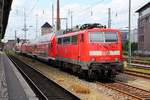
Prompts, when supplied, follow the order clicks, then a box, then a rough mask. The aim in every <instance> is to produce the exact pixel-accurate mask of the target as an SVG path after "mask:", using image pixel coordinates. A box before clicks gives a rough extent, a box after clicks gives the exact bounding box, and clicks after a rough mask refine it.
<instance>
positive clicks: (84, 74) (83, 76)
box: [79, 68, 88, 80]
mask: <svg viewBox="0 0 150 100" xmlns="http://www.w3.org/2000/svg"><path fill="white" fill-rule="evenodd" d="M79 78H81V79H85V80H87V79H88V72H87V70H83V69H81V68H80V70H79Z"/></svg>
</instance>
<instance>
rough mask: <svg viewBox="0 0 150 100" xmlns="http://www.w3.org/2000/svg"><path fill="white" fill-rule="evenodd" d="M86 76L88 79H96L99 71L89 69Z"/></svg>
mask: <svg viewBox="0 0 150 100" xmlns="http://www.w3.org/2000/svg"><path fill="white" fill-rule="evenodd" d="M88 77H89V81H94V80H98V78H99V72H98V71H97V70H92V69H90V70H89V71H88Z"/></svg>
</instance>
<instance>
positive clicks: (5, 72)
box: [0, 51, 38, 100]
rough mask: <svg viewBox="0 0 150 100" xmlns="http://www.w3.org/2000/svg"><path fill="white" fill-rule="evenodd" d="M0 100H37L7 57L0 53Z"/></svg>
mask: <svg viewBox="0 0 150 100" xmlns="http://www.w3.org/2000/svg"><path fill="white" fill-rule="evenodd" d="M0 100H38V98H37V97H36V95H35V94H34V92H33V91H32V89H31V88H30V87H29V85H28V84H27V82H26V81H25V80H24V78H23V77H22V75H21V74H20V73H19V71H18V70H17V69H16V67H15V66H14V65H13V63H12V62H11V61H10V59H9V58H8V57H7V55H6V54H5V53H3V52H1V51H0Z"/></svg>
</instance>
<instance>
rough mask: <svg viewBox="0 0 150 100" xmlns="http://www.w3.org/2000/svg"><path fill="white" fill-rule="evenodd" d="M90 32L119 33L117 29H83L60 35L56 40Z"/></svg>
mask: <svg viewBox="0 0 150 100" xmlns="http://www.w3.org/2000/svg"><path fill="white" fill-rule="evenodd" d="M92 31H113V32H114V31H115V32H116V31H119V30H118V29H112V28H93V29H85V30H80V31H76V32H69V33H66V34H62V35H59V36H57V38H60V37H67V36H73V35H78V34H82V33H84V32H92Z"/></svg>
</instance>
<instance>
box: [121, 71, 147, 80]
mask: <svg viewBox="0 0 150 100" xmlns="http://www.w3.org/2000/svg"><path fill="white" fill-rule="evenodd" d="M124 73H125V74H129V75H133V76H137V77H142V78H145V79H150V74H148V73H143V72H137V71H132V70H125V71H124Z"/></svg>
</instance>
